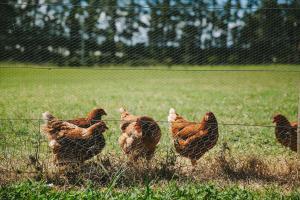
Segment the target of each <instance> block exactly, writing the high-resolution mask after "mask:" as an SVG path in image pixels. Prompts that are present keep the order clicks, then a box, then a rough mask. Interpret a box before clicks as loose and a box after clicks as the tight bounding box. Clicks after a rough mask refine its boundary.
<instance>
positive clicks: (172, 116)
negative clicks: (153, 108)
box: [168, 108, 177, 122]
mask: <svg viewBox="0 0 300 200" xmlns="http://www.w3.org/2000/svg"><path fill="white" fill-rule="evenodd" d="M176 117H177V114H176V110H175V109H174V108H171V109H170V110H169V115H168V122H174V121H175V119H176Z"/></svg>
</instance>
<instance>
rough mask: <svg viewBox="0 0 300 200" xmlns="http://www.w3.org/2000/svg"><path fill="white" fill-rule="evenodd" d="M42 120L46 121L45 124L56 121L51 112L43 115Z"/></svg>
mask: <svg viewBox="0 0 300 200" xmlns="http://www.w3.org/2000/svg"><path fill="white" fill-rule="evenodd" d="M42 119H43V120H44V121H45V123H48V122H49V121H51V120H53V119H55V117H54V116H53V115H52V114H51V113H50V112H49V111H47V112H44V113H43V114H42Z"/></svg>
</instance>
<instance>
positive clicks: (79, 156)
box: [42, 112, 108, 164]
mask: <svg viewBox="0 0 300 200" xmlns="http://www.w3.org/2000/svg"><path fill="white" fill-rule="evenodd" d="M43 119H44V121H45V122H46V123H45V124H44V125H43V127H42V131H43V132H44V134H45V135H46V136H47V137H48V140H49V146H50V148H51V149H52V152H53V154H54V161H55V163H56V164H67V163H78V162H84V161H85V160H87V159H90V158H91V157H93V156H94V155H97V154H98V153H100V152H101V150H102V149H103V148H104V146H105V139H104V137H103V132H105V131H106V130H107V129H108V128H107V126H106V124H105V123H104V122H102V121H100V122H98V123H96V124H94V125H92V126H90V127H89V128H80V127H78V126H76V125H74V124H71V123H69V122H65V121H61V120H58V119H56V118H55V117H54V116H53V115H51V114H50V113H49V112H46V113H43Z"/></svg>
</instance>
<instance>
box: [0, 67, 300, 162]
mask: <svg viewBox="0 0 300 200" xmlns="http://www.w3.org/2000/svg"><path fill="white" fill-rule="evenodd" d="M0 67H1V68H0V92H1V98H0V118H1V120H0V123H1V125H0V136H1V145H0V148H1V152H2V154H3V155H2V156H3V157H5V158H10V157H18V158H26V157H28V155H29V154H31V153H33V152H34V151H35V149H34V144H36V141H37V140H39V139H40V134H39V125H40V123H41V121H40V120H38V119H39V118H41V113H42V112H45V111H50V112H52V113H53V114H54V115H55V116H57V117H58V118H60V119H70V118H73V117H77V116H85V115H86V113H87V112H88V111H89V110H91V109H92V108H94V107H102V108H104V109H105V110H106V111H107V113H108V116H106V117H105V120H106V121H107V124H108V126H109V128H110V129H109V131H108V132H107V133H105V137H106V141H107V146H106V148H105V150H104V152H103V154H106V153H108V152H109V153H113V154H116V155H121V150H120V148H119V146H118V142H117V140H118V136H119V134H120V131H119V125H118V121H115V120H118V119H119V118H120V116H119V113H118V108H119V107H121V106H124V107H126V108H127V109H128V110H129V111H131V112H132V113H133V114H137V115H149V116H152V117H153V118H154V119H156V120H159V121H161V122H160V126H161V128H162V134H163V137H162V139H161V141H160V144H159V149H158V151H157V153H156V156H158V157H159V156H164V155H165V153H166V152H167V150H169V149H171V148H172V147H173V143H172V140H171V137H170V135H169V132H168V123H166V120H167V115H168V111H169V109H170V108H171V107H174V108H175V109H176V111H177V112H178V113H179V114H182V115H183V116H184V117H186V118H188V119H190V120H195V121H196V120H200V118H202V116H203V115H204V113H205V112H207V111H212V112H214V113H215V115H216V117H217V119H218V122H219V124H220V125H219V126H220V128H219V133H220V138H219V142H218V145H217V147H216V148H214V149H213V150H212V151H210V152H209V153H208V154H207V155H205V156H204V158H202V159H203V160H205V159H213V158H214V157H215V156H216V155H217V153H218V152H219V150H220V148H221V146H222V144H223V143H224V142H227V143H228V145H229V147H230V148H231V151H232V152H233V153H234V155H237V156H238V155H243V156H245V155H246V156H247V155H258V156H260V157H264V158H271V159H273V158H274V162H276V159H277V158H278V157H285V158H289V159H297V156H296V155H295V153H293V152H291V151H289V150H287V149H285V148H283V147H282V146H280V145H279V144H278V143H277V142H276V141H275V137H274V128H273V127H259V126H243V124H244V125H264V126H272V125H273V124H272V119H271V118H272V116H273V115H274V114H275V113H282V114H284V115H286V116H287V117H288V118H289V119H291V120H296V119H297V110H298V102H299V100H298V97H299V86H300V66H280V65H277V66H217V67H209V66H207V67H199V66H194V67H186V66H183V67H180V66H179V67H173V68H164V67H163V66H161V67H155V68H129V67H126V69H122V68H121V67H117V68H113V67H109V68H84V69H67V68H58V69H55V68H50V69H48V68H44V67H41V68H36V67H39V66H33V65H23V64H17V65H14V64H1V65H0ZM4 67H15V68H4ZM23 67H30V68H23ZM149 69H150V70H149ZM235 69H237V70H250V71H233V70H235ZM203 70H204V71H203ZM206 70H207V71H206ZM210 70H213V71H210ZM222 70H228V71H222ZM251 70H254V71H251ZM256 70H280V71H263V72H260V71H256ZM297 71H298V72H297ZM7 119H15V120H7ZM21 119H22V120H21ZM228 124H231V125H228ZM48 151H49V149H48V147H47V144H46V143H43V144H42V148H41V150H40V153H41V154H45V153H46V152H48ZM45 155H46V156H44V157H45V158H46V157H47V154H45ZM199 163H200V164H201V160H200V161H199Z"/></svg>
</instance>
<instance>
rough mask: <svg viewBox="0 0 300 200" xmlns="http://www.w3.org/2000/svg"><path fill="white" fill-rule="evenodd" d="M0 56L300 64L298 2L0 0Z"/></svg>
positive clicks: (89, 61)
mask: <svg viewBox="0 0 300 200" xmlns="http://www.w3.org/2000/svg"><path fill="white" fill-rule="evenodd" d="M0 61H19V62H34V63H54V64H58V65H70V66H80V65H104V64H129V65H147V64H148V65H152V64H168V65H171V64H261V63H300V1H299V0H284V1H282V0H281V1H276V0H248V1H243V0H201V1H200V0H199V1H192V0H139V1H134V0H127V1H119V0H64V1H54V0H27V1H26V0H23V1H20V0H1V2H0Z"/></svg>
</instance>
